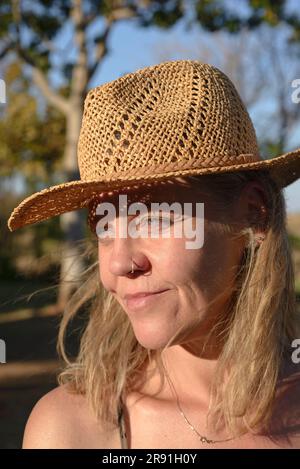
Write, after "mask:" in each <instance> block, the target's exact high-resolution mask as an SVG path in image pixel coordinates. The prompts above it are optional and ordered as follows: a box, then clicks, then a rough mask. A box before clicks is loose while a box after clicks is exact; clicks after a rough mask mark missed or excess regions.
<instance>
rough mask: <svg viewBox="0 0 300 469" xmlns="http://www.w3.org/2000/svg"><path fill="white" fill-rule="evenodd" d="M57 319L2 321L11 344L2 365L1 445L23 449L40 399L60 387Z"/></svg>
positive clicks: (0, 400) (4, 335)
mask: <svg viewBox="0 0 300 469" xmlns="http://www.w3.org/2000/svg"><path fill="white" fill-rule="evenodd" d="M57 321H58V320H57V318H32V319H28V320H24V321H14V322H9V323H5V324H0V332H1V334H0V335H1V338H2V339H4V340H5V343H6V346H7V357H6V363H3V364H2V363H1V364H0V448H1V449H4V448H7V449H9V448H11V449H13V448H20V447H21V444H22V437H23V432H24V427H25V423H26V420H27V418H28V416H29V414H30V412H31V409H32V408H33V406H34V404H35V403H36V402H37V401H38V400H39V398H40V397H41V396H42V395H44V394H46V393H47V392H48V391H50V390H51V389H52V388H54V387H55V386H56V374H57V372H58V371H59V367H60V365H59V362H58V360H57V354H56V350H55V342H56V335H57Z"/></svg>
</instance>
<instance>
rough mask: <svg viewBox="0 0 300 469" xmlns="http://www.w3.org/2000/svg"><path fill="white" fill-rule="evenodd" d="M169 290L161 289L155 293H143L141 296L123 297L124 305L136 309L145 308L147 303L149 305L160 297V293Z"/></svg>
mask: <svg viewBox="0 0 300 469" xmlns="http://www.w3.org/2000/svg"><path fill="white" fill-rule="evenodd" d="M168 291H169V290H162V291H160V292H156V293H149V294H143V296H135V297H131V298H126V299H125V305H126V307H127V308H129V309H132V310H136V309H141V308H145V307H147V306H148V305H151V303H153V302H154V301H156V300H158V299H160V297H161V295H163V294H164V293H166V292H168Z"/></svg>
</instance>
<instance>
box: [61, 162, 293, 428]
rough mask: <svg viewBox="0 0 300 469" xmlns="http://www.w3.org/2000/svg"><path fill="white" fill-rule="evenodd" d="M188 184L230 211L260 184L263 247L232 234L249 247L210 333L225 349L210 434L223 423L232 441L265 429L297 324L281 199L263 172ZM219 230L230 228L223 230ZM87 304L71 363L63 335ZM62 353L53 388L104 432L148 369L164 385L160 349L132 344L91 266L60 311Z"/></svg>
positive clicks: (127, 326)
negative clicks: (80, 405)
mask: <svg viewBox="0 0 300 469" xmlns="http://www.w3.org/2000/svg"><path fill="white" fill-rule="evenodd" d="M186 179H187V180H189V179H190V180H191V182H192V183H193V184H196V185H199V186H200V185H201V189H202V188H203V187H204V188H205V187H207V188H209V192H210V194H213V199H214V200H216V201H217V203H218V204H219V206H220V207H221V208H222V210H223V209H224V208H226V209H227V210H229V211H230V210H231V208H232V207H233V206H234V203H235V201H236V200H237V198H238V196H239V194H240V192H241V190H242V188H243V187H244V185H245V184H246V183H247V182H248V181H251V180H255V181H259V182H260V183H261V185H262V186H263V189H264V192H265V196H266V206H267V224H266V226H265V234H266V237H265V240H264V242H263V243H262V244H261V246H260V247H259V248H258V249H257V246H256V242H255V236H254V234H255V229H256V225H255V224H254V225H252V224H251V223H250V224H249V226H248V227H246V228H245V229H243V230H242V231H241V232H240V233H238V236H246V238H247V240H248V241H247V245H246V247H245V249H244V252H243V256H242V259H241V264H240V268H239V269H238V272H237V276H236V282H235V285H234V290H232V295H231V301H230V303H229V305H228V314H227V316H226V317H225V320H224V318H223V319H222V321H221V322H220V323H218V324H216V325H215V327H214V333H215V332H216V333H217V335H219V337H220V340H222V344H223V346H222V351H221V354H220V357H219V360H218V365H217V369H216V372H215V376H214V381H213V383H212V387H211V396H212V397H211V402H210V406H209V412H208V418H209V417H210V418H211V422H212V426H213V428H215V429H216V428H218V427H219V426H224V425H225V427H226V428H227V429H228V431H230V432H231V434H233V435H238V434H241V433H243V432H245V431H249V430H250V431H254V430H255V429H256V428H258V427H259V428H267V426H268V422H269V420H270V417H271V414H272V408H273V403H274V399H275V395H276V388H277V384H278V380H279V378H280V372H281V366H282V363H283V360H284V359H285V358H286V356H287V354H288V353H289V347H290V344H291V341H292V340H293V339H294V338H295V337H296V334H297V332H298V327H299V318H298V317H297V315H296V297H295V290H294V270H293V263H292V258H291V252H290V245H289V241H288V236H287V230H286V207H285V199H284V195H283V192H282V190H281V189H280V188H278V187H277V185H276V183H275V182H274V181H273V180H272V179H271V177H270V176H269V174H268V172H267V171H253V170H248V171H241V172H233V173H224V174H211V175H201V176H198V177H193V178H189V177H188V178H186ZM218 225H219V224H218ZM221 225H222V224H221ZM218 229H220V228H218ZM222 229H223V230H224V231H227V232H228V231H230V232H231V231H232V227H231V226H229V225H227V224H226V223H225V224H223V225H222ZM262 266H263V268H262ZM83 307H85V310H86V311H87V312H88V321H87V325H86V327H85V330H84V332H83V334H82V336H81V342H80V350H79V353H78V356H77V357H76V358H75V359H70V358H69V357H68V356H67V354H66V350H65V335H66V330H67V327H68V326H69V324H70V322H71V320H72V319H73V318H74V317H75V316H76V315H77V314H78V312H79V311H80V310H81V309H82V308H83ZM178 332H180V331H178ZM172 340H173V338H172ZM170 342H171V341H169V343H168V344H167V346H168V345H169V344H170ZM167 346H166V347H167ZM166 347H164V348H166ZM58 351H59V353H60V354H61V356H62V357H63V359H64V360H65V362H66V367H65V369H64V370H63V371H62V372H61V373H60V375H59V383H60V384H65V385H67V386H68V388H69V389H70V391H71V392H75V393H81V394H85V395H86V398H87V400H88V402H89V404H90V405H91V407H92V409H93V410H94V412H95V414H96V416H97V418H98V419H99V420H101V422H102V424H103V425H107V426H109V425H113V426H115V425H117V424H118V421H117V412H118V410H119V403H120V400H124V397H125V395H126V394H127V393H128V392H129V391H130V390H132V389H138V388H139V386H140V385H142V384H143V383H144V382H146V381H147V379H149V377H151V372H149V368H148V367H147V365H148V364H149V363H154V365H155V367H154V368H153V369H152V373H154V372H155V369H156V370H158V371H159V374H160V378H161V387H160V389H162V387H163V385H164V380H165V374H164V365H163V360H162V352H163V350H161V349H159V350H148V349H145V348H144V347H143V346H141V345H140V344H139V343H138V341H137V339H136V337H135V335H134V332H133V329H132V327H131V323H130V321H129V319H128V317H127V315H126V314H125V313H124V310H123V309H122V307H121V306H120V304H119V303H118V302H117V300H116V299H115V298H114V297H113V296H112V295H111V294H110V293H108V292H107V291H105V290H104V288H103V286H102V285H101V284H100V281H99V275H98V262H97V261H95V262H94V263H93V265H92V266H91V267H90V268H89V269H88V270H87V272H86V280H85V281H83V282H82V285H81V287H80V288H79V289H78V290H77V291H76V292H75V293H74V295H73V296H72V298H71V300H70V301H69V304H68V305H67V308H66V309H65V312H64V315H63V317H62V321H61V324H60V330H59V336H58ZM149 373H150V374H149ZM148 374H149V376H148Z"/></svg>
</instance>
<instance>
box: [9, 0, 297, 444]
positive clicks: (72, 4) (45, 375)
mask: <svg viewBox="0 0 300 469" xmlns="http://www.w3.org/2000/svg"><path fill="white" fill-rule="evenodd" d="M177 59H193V60H201V61H204V62H208V63H211V64H212V65H215V66H217V67H219V68H220V69H221V70H223V71H224V72H225V73H226V74H227V75H228V76H229V77H230V78H231V79H232V81H233V82H234V84H235V85H236V87H237V89H238V91H239V93H240V95H241V97H242V99H243V100H244V102H245V104H246V106H247V108H248V110H249V113H250V115H251V117H252V119H253V122H254V125H255V128H256V131H257V136H258V139H259V144H260V148H261V153H262V155H263V156H264V157H265V158H271V157H274V156H277V155H279V154H281V153H283V152H286V151H290V150H293V149H295V148H297V147H300V120H299V117H300V60H299V59H300V8H299V2H298V1H297V0H274V1H270V0H224V1H221V0H202V1H201V0H166V1H163V0H156V1H151V0H1V3H0V79H1V81H0V227H1V237H0V339H1V340H2V341H4V342H2V346H3V345H5V347H2V351H3V350H4V352H5V360H4V359H2V361H5V363H0V448H20V447H21V442H22V435H23V431H24V425H25V422H26V419H27V418H28V415H29V413H30V411H31V409H32V407H33V405H34V404H35V402H36V401H37V400H38V399H39V398H40V397H41V396H42V395H43V394H45V393H46V392H47V391H48V390H50V389H51V388H53V387H54V386H55V385H56V381H55V375H56V373H57V371H58V370H59V367H60V363H59V362H58V359H57V354H56V349H55V346H56V336H57V328H58V324H59V319H60V314H61V312H62V311H63V309H64V305H65V302H66V301H67V299H68V298H69V296H70V293H71V291H72V288H73V287H74V282H73V280H74V279H75V280H76V276H77V274H78V273H79V272H80V271H81V270H82V268H83V267H84V266H83V265H82V263H81V262H79V261H78V253H79V251H80V249H81V247H80V246H81V245H80V243H78V241H80V240H81V239H84V238H85V237H87V236H89V235H88V233H87V230H86V225H85V214H83V213H81V212H80V211H79V212H76V213H71V214H67V215H63V216H61V217H59V218H55V219H52V220H49V221H48V222H46V223H41V224H37V225H33V226H29V227H27V228H24V229H22V230H20V231H17V232H15V233H10V232H9V231H8V228H7V219H8V217H9V215H10V212H11V210H12V209H13V208H14V207H15V206H16V204H17V203H18V202H19V201H20V200H22V199H23V198H24V197H26V196H27V195H30V194H31V193H33V192H35V191H38V190H41V189H43V188H45V187H48V186H50V185H53V184H59V183H61V182H65V181H67V180H74V179H78V178H79V175H78V172H77V154H76V150H77V148H76V145H77V139H78V136H79V130H80V124H81V118H82V111H83V102H84V98H85V96H86V94H87V92H88V90H89V89H90V88H93V87H95V86H98V85H101V84H104V83H106V82H108V81H111V80H114V79H116V78H118V77H120V76H122V75H123V74H125V73H129V72H132V71H135V70H137V69H139V68H143V67H146V66H149V65H154V64H156V63H159V62H163V61H166V60H177ZM297 80H298V81H297ZM297 88H298V89H299V92H298V91H297ZM284 193H285V197H286V203H287V210H288V233H289V240H290V244H291V248H292V255H293V262H294V266H295V272H296V283H295V289H296V292H297V298H298V307H299V301H300V181H297V182H295V183H293V184H292V185H290V186H289V187H288V188H286V189H285V190H284ZM62 280H65V281H64V282H63V281H62ZM75 287H76V283H75ZM79 326H80V325H79ZM68 344H69V345H68V346H69V351H70V353H71V354H73V353H76V350H77V341H76V336H74V335H73V336H70V338H69V339H68ZM2 357H3V353H2Z"/></svg>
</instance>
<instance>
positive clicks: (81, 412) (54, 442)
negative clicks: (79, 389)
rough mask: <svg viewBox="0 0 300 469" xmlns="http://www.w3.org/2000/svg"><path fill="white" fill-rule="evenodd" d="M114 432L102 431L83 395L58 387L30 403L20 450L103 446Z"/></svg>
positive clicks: (104, 446)
mask: <svg viewBox="0 0 300 469" xmlns="http://www.w3.org/2000/svg"><path fill="white" fill-rule="evenodd" d="M115 439H116V438H115V432H112V433H109V432H107V431H104V430H103V428H102V426H101V424H100V423H99V421H97V419H96V417H95V416H94V414H93V413H92V411H91V409H90V408H89V407H88V405H87V402H86V399H85V396H83V395H80V394H75V393H72V392H70V391H69V390H68V389H67V388H66V387H65V386H58V387H56V388H55V389H53V390H52V391H50V392H48V393H47V394H45V395H44V396H43V397H42V398H41V399H40V400H39V401H38V402H37V403H36V404H35V406H34V408H33V409H32V411H31V414H30V416H29V418H28V420H27V423H26V427H25V432H24V437H23V445H22V448H23V449H76V448H107V447H111V446H113V445H114V444H115V443H114V442H115Z"/></svg>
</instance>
